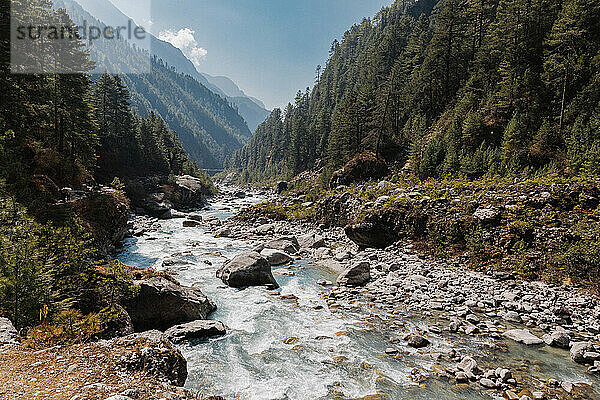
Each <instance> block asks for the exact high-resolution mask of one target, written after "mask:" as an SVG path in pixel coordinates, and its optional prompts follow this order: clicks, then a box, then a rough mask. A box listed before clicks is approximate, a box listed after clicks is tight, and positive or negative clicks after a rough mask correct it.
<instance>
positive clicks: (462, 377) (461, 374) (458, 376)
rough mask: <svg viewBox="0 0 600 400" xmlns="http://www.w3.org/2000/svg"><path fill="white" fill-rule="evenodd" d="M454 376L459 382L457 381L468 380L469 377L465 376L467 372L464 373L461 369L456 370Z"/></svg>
mask: <svg viewBox="0 0 600 400" xmlns="http://www.w3.org/2000/svg"><path fill="white" fill-rule="evenodd" d="M455 376H456V382H459V383H464V382H469V377H468V376H467V374H465V373H464V372H462V371H458V372H457V373H456V375H455Z"/></svg>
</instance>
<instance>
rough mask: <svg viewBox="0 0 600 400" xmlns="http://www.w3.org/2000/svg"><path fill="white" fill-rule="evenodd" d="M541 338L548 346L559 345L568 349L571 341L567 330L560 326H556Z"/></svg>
mask: <svg viewBox="0 0 600 400" xmlns="http://www.w3.org/2000/svg"><path fill="white" fill-rule="evenodd" d="M542 340H543V341H544V343H546V344H547V345H548V346H552V347H559V348H561V349H568V348H569V345H570V343H571V337H570V336H569V332H567V331H566V330H565V329H564V328H562V327H558V328H556V330H555V331H554V332H552V333H547V334H545V335H544V336H542Z"/></svg>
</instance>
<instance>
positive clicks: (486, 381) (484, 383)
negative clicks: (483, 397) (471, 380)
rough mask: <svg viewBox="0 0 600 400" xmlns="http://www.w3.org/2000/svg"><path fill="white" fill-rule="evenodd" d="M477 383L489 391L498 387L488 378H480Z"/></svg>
mask: <svg viewBox="0 0 600 400" xmlns="http://www.w3.org/2000/svg"><path fill="white" fill-rule="evenodd" d="M479 383H480V384H481V386H483V387H486V388H490V389H494V388H496V387H498V385H496V382H494V381H493V380H491V379H488V378H481V380H480V381H479Z"/></svg>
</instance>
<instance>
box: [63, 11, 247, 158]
mask: <svg viewBox="0 0 600 400" xmlns="http://www.w3.org/2000/svg"><path fill="white" fill-rule="evenodd" d="M55 6H56V7H63V8H66V9H67V12H68V13H69V14H70V15H71V16H72V18H73V20H75V21H76V22H79V23H82V22H83V21H84V20H86V21H88V24H90V23H95V24H98V25H99V26H102V23H101V22H100V21H98V20H96V19H95V18H94V17H93V16H92V15H91V14H89V13H88V12H86V11H85V10H84V9H83V8H82V7H81V6H80V5H79V4H78V3H76V2H73V1H71V0H58V1H56V4H55ZM113 11H114V10H113ZM109 17H110V16H109ZM169 46H170V45H169ZM169 46H164V47H163V48H164V49H169ZM171 48H172V49H174V50H172V52H173V54H177V52H179V54H181V52H180V51H179V50H178V49H175V48H173V47H172V46H171ZM89 50H90V56H91V58H92V59H94V60H96V61H97V62H98V65H97V69H96V71H98V72H103V71H105V70H106V71H108V72H119V71H120V68H119V67H120V66H122V65H127V66H128V67H130V68H131V66H134V67H135V66H136V65H144V63H145V62H147V60H148V54H147V53H146V54H144V53H143V51H141V50H135V49H133V48H132V47H131V46H129V45H128V44H127V43H126V42H125V41H116V40H111V41H103V40H98V41H96V42H95V43H94V45H93V46H91V47H90V49H89ZM181 55H182V54H181ZM183 59H185V57H184V58H183ZM186 60H187V59H186ZM188 62H189V60H188ZM150 64H151V69H152V73H151V74H128V75H124V76H123V81H124V82H125V83H126V84H127V87H128V89H129V91H130V92H131V98H132V103H133V105H134V108H135V109H136V111H137V112H138V113H139V114H140V115H142V116H147V115H149V113H150V112H151V111H152V110H155V111H156V112H157V113H158V114H159V115H160V116H161V117H162V118H163V119H164V120H165V121H166V122H167V124H168V125H169V127H170V128H171V129H173V130H175V131H176V132H177V134H178V136H179V138H180V140H181V142H182V143H183V145H184V148H185V150H186V151H187V152H188V154H189V155H190V157H191V159H192V160H194V161H196V162H197V163H198V165H199V166H200V167H202V168H221V167H222V165H223V161H224V160H225V159H226V158H227V157H228V156H229V155H230V154H232V153H233V152H234V151H235V150H236V149H239V148H240V147H242V146H243V144H244V143H245V141H246V138H247V137H249V136H250V135H251V132H250V131H249V129H248V127H247V125H246V123H245V121H244V120H243V118H242V117H241V116H240V115H239V114H238V112H237V110H236V109H235V108H234V107H233V106H232V105H231V104H230V103H229V101H227V100H226V99H224V98H223V97H221V96H219V95H217V94H215V93H213V92H212V91H211V90H209V89H208V88H206V87H205V86H203V85H202V84H201V83H199V82H198V81H196V80H195V79H194V78H193V77H192V76H190V75H185V74H183V73H179V72H177V71H175V69H174V68H173V67H170V66H167V64H166V63H165V62H163V61H162V60H160V59H158V58H157V57H153V58H152V60H151V63H150ZM190 64H191V63H190ZM192 68H193V66H192ZM198 75H199V74H198Z"/></svg>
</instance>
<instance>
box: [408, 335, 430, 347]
mask: <svg viewBox="0 0 600 400" xmlns="http://www.w3.org/2000/svg"><path fill="white" fill-rule="evenodd" d="M408 345H409V346H410V347H414V348H415V349H420V348H423V347H427V345H429V340H427V339H425V338H424V337H423V336H421V335H410V337H409V338H408Z"/></svg>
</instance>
